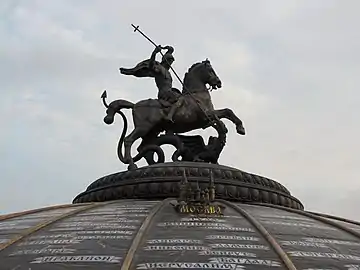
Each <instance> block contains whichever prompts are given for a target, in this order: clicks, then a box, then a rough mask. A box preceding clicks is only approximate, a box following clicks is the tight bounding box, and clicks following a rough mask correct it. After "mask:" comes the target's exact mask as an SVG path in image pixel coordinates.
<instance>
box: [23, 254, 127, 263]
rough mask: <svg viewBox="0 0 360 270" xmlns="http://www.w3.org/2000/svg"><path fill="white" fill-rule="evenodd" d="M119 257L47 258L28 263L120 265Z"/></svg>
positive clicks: (39, 258)
mask: <svg viewBox="0 0 360 270" xmlns="http://www.w3.org/2000/svg"><path fill="white" fill-rule="evenodd" d="M120 259H121V258H120V257H116V256H103V255H94V256H48V257H38V258H35V259H34V260H33V261H31V262H30V263H64V262H67V263H76V262H93V263H120Z"/></svg>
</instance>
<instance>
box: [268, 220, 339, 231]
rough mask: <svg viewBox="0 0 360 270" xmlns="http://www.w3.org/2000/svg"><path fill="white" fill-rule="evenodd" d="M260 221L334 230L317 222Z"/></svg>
mask: <svg viewBox="0 0 360 270" xmlns="http://www.w3.org/2000/svg"><path fill="white" fill-rule="evenodd" d="M261 223H264V224H274V225H284V226H292V227H307V228H316V229H322V230H330V231H336V230H337V229H336V228H332V227H326V226H321V225H317V224H306V223H300V222H299V223H293V222H285V221H284V222H282V221H262V222H261Z"/></svg>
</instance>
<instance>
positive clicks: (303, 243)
mask: <svg viewBox="0 0 360 270" xmlns="http://www.w3.org/2000/svg"><path fill="white" fill-rule="evenodd" d="M280 243H281V244H282V245H284V246H303V247H320V248H329V247H328V246H326V245H325V244H323V243H312V242H306V241H280Z"/></svg>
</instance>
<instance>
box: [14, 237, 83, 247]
mask: <svg viewBox="0 0 360 270" xmlns="http://www.w3.org/2000/svg"><path fill="white" fill-rule="evenodd" d="M80 242H81V240H75V239H56V240H36V241H26V242H23V243H20V244H19V246H30V245H70V244H79V243H80Z"/></svg>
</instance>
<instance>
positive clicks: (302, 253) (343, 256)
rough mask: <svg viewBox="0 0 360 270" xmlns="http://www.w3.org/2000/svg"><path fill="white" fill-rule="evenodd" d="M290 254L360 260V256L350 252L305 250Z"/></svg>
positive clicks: (293, 255) (290, 253) (294, 255)
mask: <svg viewBox="0 0 360 270" xmlns="http://www.w3.org/2000/svg"><path fill="white" fill-rule="evenodd" d="M288 254H289V255H290V256H292V257H312V258H333V259H346V260H355V261H360V257H359V256H354V255H349V254H338V253H327V252H305V251H290V252H288Z"/></svg>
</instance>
